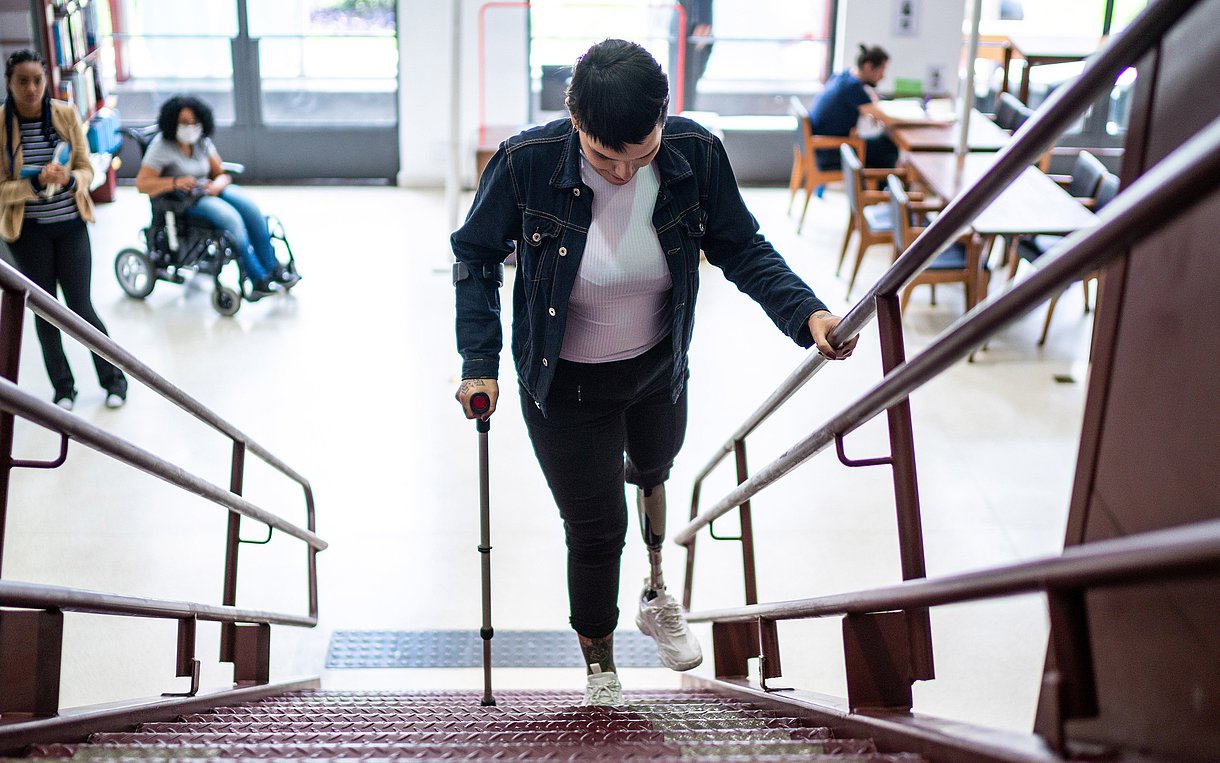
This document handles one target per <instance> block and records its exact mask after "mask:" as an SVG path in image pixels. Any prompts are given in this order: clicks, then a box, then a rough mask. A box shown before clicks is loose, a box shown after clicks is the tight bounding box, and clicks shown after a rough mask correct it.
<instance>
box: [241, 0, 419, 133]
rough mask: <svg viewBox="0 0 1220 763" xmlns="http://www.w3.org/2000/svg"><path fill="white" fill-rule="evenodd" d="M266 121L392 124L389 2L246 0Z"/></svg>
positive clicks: (394, 50)
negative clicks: (263, 0) (270, 0)
mask: <svg viewBox="0 0 1220 763" xmlns="http://www.w3.org/2000/svg"><path fill="white" fill-rule="evenodd" d="M248 14H249V19H250V36H251V37H253V38H256V39H257V40H258V42H259V45H258V49H259V74H260V77H261V93H262V112H263V121H264V122H266V123H268V124H285V123H287V124H304V123H315V124H316V123H324V124H337V123H358V124H362V125H369V124H385V125H393V124H396V123H397V121H398V118H397V114H398V107H397V92H398V40H397V36H396V34H395V26H394V24H395V0H297V2H294V3H292V4H288V3H250V5H249V11H248Z"/></svg>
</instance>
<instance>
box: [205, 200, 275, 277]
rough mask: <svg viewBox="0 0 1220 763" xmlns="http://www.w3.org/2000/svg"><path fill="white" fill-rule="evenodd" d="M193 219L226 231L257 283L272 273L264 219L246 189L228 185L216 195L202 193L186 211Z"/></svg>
mask: <svg viewBox="0 0 1220 763" xmlns="http://www.w3.org/2000/svg"><path fill="white" fill-rule="evenodd" d="M186 216H187V217H189V218H191V219H193V220H202V221H204V222H206V223H207V224H208V225H211V226H213V227H215V228H220V229H222V230H224V231H227V232H228V233H229V235H231V236H232V237H233V241H234V242H235V243H236V244H237V253H238V256H240V257H241V264H242V267H243V268H245V271H246V275H247V276H249V277H250V280H251V281H253V282H254V283H256V284H261V283H266V281H267V279H269V278H270V277H271V276H273V275H275V269H276V268H277V267H278V266H279V262H278V261H277V260H276V259H275V250H274V249H272V247H271V234H270V232H269V231H268V230H267V218H265V217H263V213H262V210H260V209H259V208H258V204H255V203H254V200H253V199H251V198H250V197H249V196H248V195H247V194H246V192H245V191H243V190H242V189H241V188H238V187H237V186H236V185H232V184H230V185H229V186H227V187H226V188H225V189H224V190H223V191H221V192H220V195H219V196H206V195H205V196H202V197H200V199H199V201H197V202H195V204H194V205H193V206H192V207H191V208H190V209H188V210H187V211H186Z"/></svg>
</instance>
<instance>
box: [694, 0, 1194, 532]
mask: <svg viewBox="0 0 1220 763" xmlns="http://www.w3.org/2000/svg"><path fill="white" fill-rule="evenodd" d="M1197 3H1198V0H1161V2H1157V3H1155V4H1153V5H1150V6H1149V7H1148V8H1146V9H1145V10H1144V11H1143V12H1142V13H1141V14H1140V15H1139V16H1138V17H1137V18H1136V19H1135V20H1134V21H1133V22H1132V23H1131V25H1130V26H1128V27H1127V28H1126V29H1125V30H1124V31H1123V32H1121V33H1120V34H1118V35H1115V36H1114V37H1112V38H1111V39H1110V41H1109V42H1108V43H1107V44H1106V45H1105V46H1104V47H1103V48H1101V49H1100V50H1099V51H1098V52H1097V53H1095V54H1094V55H1093V56H1091V57H1090V58H1089V60H1088V62H1087V64H1086V65H1085V69H1084V71H1083V72H1081V74H1080V76H1079V77H1077V78H1076V80H1075V81H1073V82H1072V83H1070V84H1068V85H1066V86H1065V87H1062V88H1057V89H1056V90H1055V91H1053V92H1052V93H1051V95H1050V96H1049V97H1048V98H1047V100H1046V102H1045V103H1044V104H1043V106H1042V108H1040V109H1038V111H1036V112H1034V115H1033V116H1032V117H1030V119H1029V121H1027V122H1026V123H1025V125H1024V126H1023V127H1022V128H1021V129H1020V130H1018V131H1017V133H1016V134H1015V135H1014V136H1013V140H1012V142H1010V143H1009V144H1008V145H1007V146H1005V147H1004V148H1003V149H1002V150H1000V151H999V152H998V153H997V154H996V160H995V163H994V164H993V165H992V166H991V167H990V169H989V170H988V171H987V172H986V173H985V174H984V175H983V176H982V177H981V178H979V180H978V181H977V182H976V183H975V184H974V185H972V186H970V187H969V188H968V189H967V190H966V191H965V192H964V193H963V194H961V195H960V196H958V197H956V198H954V199H953V200H951V201H950V202H949V204H948V206H946V207H945V209H944V210H943V211H942V212H941V213H940V214H938V215H937V217H936V219H935V220H933V221H932V223H931V224H930V225H929V226H928V227H927V229H925V230H924V232H923V233H922V234H921V235H920V236H919V237H918V238H916V239H915V241H914V242H912V244H911V246H910V247H909V248H908V249H907V250H906V252H904V253H903V254H902V256H901V257H899V258H898V259H897V260H896V261H895V262H894V264H893V265H892V266H891V267H890V268H889V269H888V270H887V271H886V272H885V273H884V274H883V275H882V276H881V278H880V279H878V281H877V282H876V283H875V284H874V285H873V286H872V287H871V288H870V289H869V290H868V293H867V294H865V295H864V297H863V298H862V299H861V300H860V301H859V302H857V303H856V305H855V306H854V307H852V308H851V310H849V311H848V312H847V314H846V315H845V316H843V320H842V321H841V322H840V323H839V325H838V326H837V327H835V330H834V331H833V332H831V335H830V342H831V344H832V345H834V346H836V347H837V346H839V345H841V344H843V343H844V342H846V341H847V340H848V339H850V338H851V337H853V336H855V335H856V334H858V333H860V331H861V330H862V329H863V328H864V327H865V326H866V325H867V324H868V322H869V321H870V320H872V318H873V316H874V315H876V312H877V298H878V297H884V296H892V295H894V294H897V293H898V292H899V291H901V290H902V288H903V287H904V286H906V284H907V283H909V282H910V281H911V279H913V278H914V277H915V276H916V275H918V274H919V272H920V271H921V270H923V268H924V267H926V266H927V265H928V264H929V263H931V262H932V260H933V259H935V257H936V256H937V255H938V254H939V253H940V251H941V250H942V249H943V248H944V247H945V246H946V245H947V244H949V243H950V242H951V241H953V240H955V239H956V238H957V237H958V236H959V235H960V234H961V232H962V231H963V230H965V229H966V228H968V227H969V225H970V223H971V221H973V220H974V218H975V217H977V216H978V214H979V213H980V212H982V211H983V210H984V209H985V208H986V207H987V205H988V204H990V203H991V202H992V201H994V200H995V198H996V197H997V196H999V194H1000V193H1001V192H1002V191H1003V190H1004V189H1005V188H1006V187H1007V186H1008V185H1009V183H1011V182H1012V181H1013V180H1014V179H1015V178H1016V177H1017V176H1018V175H1020V174H1021V173H1022V172H1024V171H1025V168H1026V167H1028V166H1029V165H1031V164H1033V163H1034V161H1036V160H1037V159H1038V158H1039V157H1040V156H1041V155H1042V153H1043V152H1045V151H1046V149H1048V148H1050V146H1051V145H1052V144H1053V143H1054V141H1055V140H1056V138H1057V137H1058V136H1059V135H1060V134H1061V133H1063V132H1064V131H1065V130H1067V128H1068V127H1070V126H1071V124H1072V123H1073V122H1074V121H1075V120H1076V119H1077V118H1078V117H1079V116H1080V114H1082V113H1084V111H1085V110H1086V109H1088V108H1089V107H1090V106H1092V105H1093V103H1094V102H1095V101H1096V99H1097V98H1098V97H1100V96H1101V95H1103V94H1104V93H1105V92H1107V91H1108V89H1109V88H1110V87H1111V86H1112V85H1113V83H1114V80H1115V78H1117V77H1118V75H1119V74H1120V73H1121V72H1122V70H1123V69H1125V68H1126V67H1127V66H1129V65H1130V63H1131V62H1132V61H1135V60H1137V59H1138V58H1139V57H1140V56H1142V55H1143V54H1144V53H1146V52H1147V51H1148V50H1150V49H1152V47H1153V46H1154V45H1155V44H1156V43H1157V41H1158V40H1160V38H1161V36H1162V35H1163V34H1164V33H1165V32H1166V31H1168V30H1169V28H1170V27H1171V26H1173V24H1174V23H1176V22H1177V20H1178V19H1179V18H1181V16H1182V15H1183V14H1185V13H1186V12H1187V11H1188V10H1190V8H1191V7H1193V6H1194V5H1195V4H1197ZM824 364H825V358H823V357H822V356H821V355H819V354H818V353H817V352H816V351H813V352H810V353H808V354H807V355H806V356H805V358H804V359H803V360H802V361H801V363H800V364H799V365H798V366H797V367H796V369H795V370H793V371H792V373H791V374H789V375H788V377H787V378H786V379H784V381H783V382H782V383H781V384H780V385H779V386H778V387H777V388H776V389H775V390H774V391H773V392H772V393H771V394H770V395H769V396H768V397H767V399H766V400H764V401H763V403H762V404H761V405H760V406H759V407H758V408H757V409H756V410H755V411H754V413H752V414H750V416H749V417H748V418H747V419H746V421H745V422H744V423H743V424H742V425H741V426H740V427H738V429H737V431H736V432H734V433H733V435H732V437H730V439H729V440H728V441H727V442H726V443H725V444H724V445H723V446H722V447H721V449H720V450H719V451H718V452H717V453H716V454H715V455H714V456H713V457H712V458H711V459H710V460H709V462H708V464H707V465H706V466H705V467H704V468H703V470H702V471H700V472H699V475H698V476H697V477H696V478H695V487H694V491H695V494H696V495H697V494H698V491H699V489H700V486H701V483H702V482H703V480H704V479H705V478H706V477H707V476H708V475H709V474H711V472H712V471H714V470H715V469H716V467H717V466H719V465H720V463H722V462H723V461H724V458H725V457H726V456H727V455H729V454H730V453H732V452H733V451H734V445H735V444H736V443H737V442H738V441H740V440H743V439H744V438H745V437H747V436H748V435H749V434H750V433H751V432H753V431H754V430H755V429H756V428H757V427H758V426H759V425H760V424H762V423H763V422H764V421H766V420H767V419H768V418H769V417H770V416H771V414H773V413H774V412H775V411H776V410H778V409H779V408H780V406H782V405H783V404H784V403H785V402H786V401H787V400H788V399H789V398H791V397H792V395H794V394H795V393H796V392H797V390H799V389H800V388H801V387H802V386H804V384H805V383H806V382H808V381H809V380H810V379H811V378H813V376H814V375H815V374H816V373H817V372H818V371H820V370H821V369H822V366H823V365H824ZM721 513H723V512H721ZM702 519H703V518H702V517H699V518H697V519H695V520H692V522H691V523H690V524H689V525H687V527H686V528H685V529H684V530H682V532H681V533H680V534H679V536H678V537H680V538H684V539H685V540H684V541H681V543H682V544H685V543H687V542H689V540H690V538H692V537H693V534H694V531H695V530H698V528H699V527H702V526H703V525H705V524H707V522H705V521H702Z"/></svg>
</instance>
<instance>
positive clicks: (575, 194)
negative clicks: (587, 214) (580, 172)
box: [572, 188, 580, 196]
mask: <svg viewBox="0 0 1220 763" xmlns="http://www.w3.org/2000/svg"><path fill="white" fill-rule="evenodd" d="M572 195H573V196H579V195H580V189H579V188H573V189H572Z"/></svg>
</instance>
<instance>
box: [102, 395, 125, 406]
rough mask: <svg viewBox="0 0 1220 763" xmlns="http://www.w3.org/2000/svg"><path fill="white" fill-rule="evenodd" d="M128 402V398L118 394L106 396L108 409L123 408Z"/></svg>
mask: <svg viewBox="0 0 1220 763" xmlns="http://www.w3.org/2000/svg"><path fill="white" fill-rule="evenodd" d="M126 402H127V398H125V397H123V396H122V395H120V394H118V393H117V392H111V393H110V394H109V395H106V407H107V408H122V407H123V404H124V403H126Z"/></svg>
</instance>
